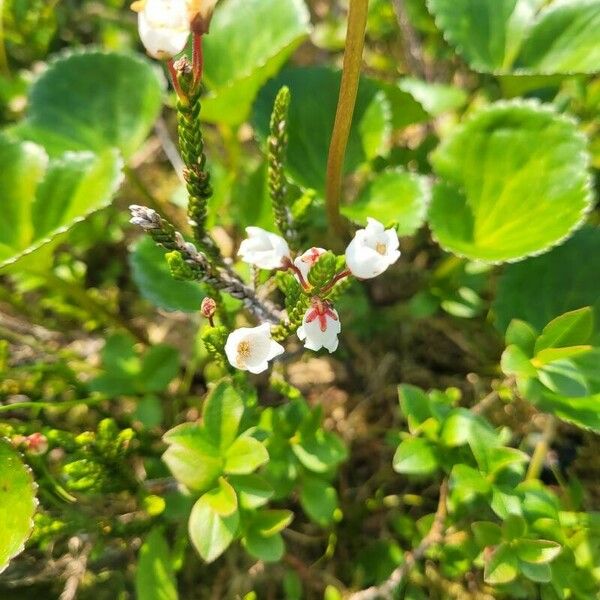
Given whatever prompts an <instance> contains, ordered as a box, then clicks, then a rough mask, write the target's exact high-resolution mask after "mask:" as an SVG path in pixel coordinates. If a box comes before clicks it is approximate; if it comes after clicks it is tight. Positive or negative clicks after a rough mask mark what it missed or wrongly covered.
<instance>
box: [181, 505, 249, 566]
mask: <svg viewBox="0 0 600 600" xmlns="http://www.w3.org/2000/svg"><path fill="white" fill-rule="evenodd" d="M239 524H240V514H239V512H238V511H237V510H236V511H235V512H233V513H232V514H230V515H228V516H225V517H224V516H222V515H220V514H218V513H217V512H216V511H215V510H214V509H213V507H212V506H211V504H210V502H209V501H208V499H207V498H206V495H205V496H202V497H201V498H200V499H199V500H198V501H197V502H196V504H194V507H193V508H192V513H191V514H190V521H189V533H190V538H191V540H192V544H193V545H194V547H195V548H196V550H197V551H198V554H200V556H201V557H202V558H203V559H204V560H205V561H206V562H208V563H210V562H213V561H214V560H216V559H217V558H219V556H221V554H223V552H225V550H227V548H228V547H229V545H230V544H231V542H232V541H233V540H234V538H235V536H236V534H237V532H238V528H239Z"/></svg>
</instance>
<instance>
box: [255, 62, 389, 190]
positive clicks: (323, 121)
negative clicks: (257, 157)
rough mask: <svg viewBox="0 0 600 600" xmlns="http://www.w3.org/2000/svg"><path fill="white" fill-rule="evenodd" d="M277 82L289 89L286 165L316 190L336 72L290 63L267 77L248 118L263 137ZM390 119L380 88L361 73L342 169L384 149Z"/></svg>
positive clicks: (297, 178) (336, 89)
mask: <svg viewBox="0 0 600 600" xmlns="http://www.w3.org/2000/svg"><path fill="white" fill-rule="evenodd" d="M283 85H287V86H288V87H289V88H290V91H291V94H292V101H291V104H290V112H289V119H288V132H289V148H288V154H287V163H286V166H287V168H288V170H289V173H290V175H291V176H292V177H293V179H294V180H295V181H296V182H297V183H298V184H300V185H302V186H305V187H308V188H313V189H315V190H317V191H319V192H321V193H322V192H323V191H324V189H325V171H326V167H327V156H328V153H329V144H330V142H331V133H332V131H333V122H334V119H335V112H336V107H337V102H338V96H339V88H340V73H339V72H338V71H334V70H332V69H328V68H325V67H310V68H290V69H286V70H284V71H283V72H282V73H281V75H280V76H279V77H277V78H276V79H274V80H272V81H270V82H269V83H268V84H267V85H266V86H265V87H264V88H263V89H262V90H261V92H260V94H259V95H258V97H257V99H256V104H255V111H254V122H255V124H256V127H257V130H258V133H259V134H260V136H261V137H262V138H263V139H266V137H267V136H268V134H269V118H270V115H271V110H272V108H273V101H274V99H275V96H276V94H277V92H278V91H279V89H280V88H281V87H282V86H283ZM390 119H391V113H390V108H389V102H388V100H387V98H386V97H385V94H384V92H382V91H381V89H380V88H379V86H378V85H377V84H376V83H375V82H374V81H373V80H371V79H367V78H362V79H361V83H360V87H359V90H358V98H357V102H356V109H355V112H354V121H353V124H352V128H351V130H350V138H349V141H348V149H347V152H346V163H345V172H346V173H350V172H351V171H354V170H355V169H356V168H357V167H359V166H360V165H361V164H363V163H365V162H366V161H368V160H370V159H372V158H374V157H375V156H376V155H377V154H380V153H383V152H384V151H385V149H386V148H387V145H388V142H389V136H390V126H389V123H390Z"/></svg>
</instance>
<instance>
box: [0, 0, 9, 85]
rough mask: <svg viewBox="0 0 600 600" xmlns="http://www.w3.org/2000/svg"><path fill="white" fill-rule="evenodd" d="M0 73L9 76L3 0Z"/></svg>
mask: <svg viewBox="0 0 600 600" xmlns="http://www.w3.org/2000/svg"><path fill="white" fill-rule="evenodd" d="M0 73H2V74H3V75H6V76H7V77H8V76H10V69H9V67H8V57H7V56H6V46H5V44H4V0H0Z"/></svg>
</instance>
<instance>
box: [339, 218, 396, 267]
mask: <svg viewBox="0 0 600 600" xmlns="http://www.w3.org/2000/svg"><path fill="white" fill-rule="evenodd" d="M367 223H368V224H367V227H366V228H365V229H359V230H358V231H357V232H356V235H355V236H354V239H353V240H352V241H351V242H350V244H349V245H348V248H346V265H347V267H348V269H350V272H351V273H352V275H354V276H355V277H358V278H359V279H371V278H372V277H377V276H378V275H381V274H382V273H383V272H384V271H385V270H386V269H387V268H388V267H389V266H390V265H393V264H394V263H395V262H396V261H397V260H398V259H399V258H400V251H399V250H398V247H399V245H400V242H399V240H398V234H397V233H396V230H395V229H385V227H384V226H383V225H382V224H381V223H380V222H379V221H377V220H376V219H372V218H370V217H369V218H368V219H367Z"/></svg>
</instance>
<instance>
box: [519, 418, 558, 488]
mask: <svg viewBox="0 0 600 600" xmlns="http://www.w3.org/2000/svg"><path fill="white" fill-rule="evenodd" d="M555 434H556V419H555V418H554V417H553V416H552V415H547V416H546V425H545V427H544V431H543V432H542V437H541V438H540V441H539V442H538V443H537V445H536V447H535V450H534V451H533V456H532V457H531V462H530V463H529V468H528V469H527V475H526V476H525V480H526V481H530V480H531V479H539V477H540V474H541V472H542V469H543V468H544V462H545V460H546V455H547V454H548V450H550V444H551V443H552V440H553V439H554V435H555Z"/></svg>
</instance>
